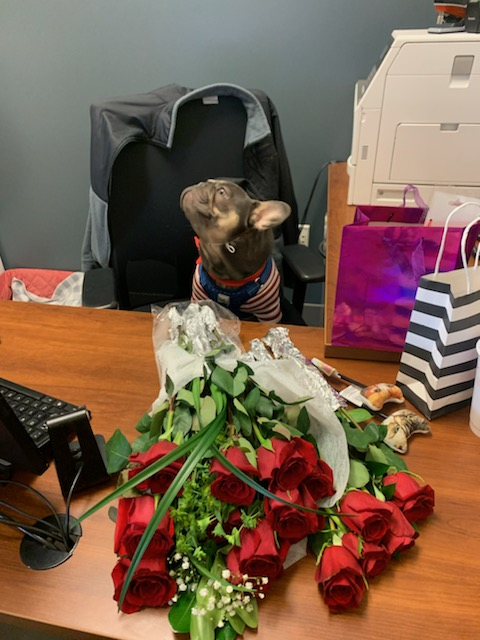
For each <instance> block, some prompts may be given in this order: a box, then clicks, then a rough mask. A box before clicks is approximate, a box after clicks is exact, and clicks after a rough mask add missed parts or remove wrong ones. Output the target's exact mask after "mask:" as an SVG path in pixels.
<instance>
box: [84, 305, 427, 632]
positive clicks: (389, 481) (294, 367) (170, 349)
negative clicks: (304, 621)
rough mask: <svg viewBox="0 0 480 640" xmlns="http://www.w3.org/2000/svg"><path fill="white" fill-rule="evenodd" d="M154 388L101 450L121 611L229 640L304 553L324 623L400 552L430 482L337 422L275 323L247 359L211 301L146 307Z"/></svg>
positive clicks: (328, 392)
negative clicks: (153, 613)
mask: <svg viewBox="0 0 480 640" xmlns="http://www.w3.org/2000/svg"><path fill="white" fill-rule="evenodd" d="M153 317H154V326H153V342H154V350H155V356H156V361H157V365H158V369H159V377H160V382H161V390H160V394H159V397H158V398H157V399H156V401H155V402H154V403H153V406H152V408H151V410H150V411H149V412H148V413H147V414H145V415H144V416H143V417H142V418H141V420H140V421H139V423H138V424H137V427H136V428H137V431H138V434H139V435H138V437H137V438H136V439H135V440H134V442H133V443H129V441H128V440H127V439H126V438H125V436H124V435H123V434H122V433H121V432H120V431H117V432H116V433H115V434H114V436H113V437H112V438H111V439H110V440H109V442H108V443H107V457H108V468H109V471H110V472H111V473H117V472H119V483H118V487H117V489H116V490H115V491H114V492H113V493H111V494H110V495H109V496H107V497H106V498H105V499H103V500H102V501H101V502H100V503H99V504H97V505H96V506H95V507H93V508H92V509H91V510H90V511H89V512H87V513H86V514H84V515H83V516H82V518H80V520H82V519H84V518H86V517H87V516H88V515H90V514H91V513H92V512H94V511H96V510H97V509H99V508H100V507H102V506H104V505H105V504H107V503H108V502H110V501H111V500H113V499H116V498H118V499H119V501H118V509H116V510H114V509H111V510H110V513H112V512H113V516H114V519H115V522H116V524H115V535H114V550H115V553H116V554H117V556H118V561H117V564H116V565H115V566H114V568H113V572H112V578H113V592H114V593H113V597H114V599H115V600H116V601H117V602H118V607H119V609H120V610H121V611H123V612H125V613H134V612H136V611H139V610H140V609H142V608H144V607H169V612H168V616H169V621H170V624H171V627H172V629H173V630H174V631H175V632H181V633H189V634H190V637H191V639H192V640H210V639H211V640H214V639H217V640H232V639H234V638H235V637H237V636H238V635H241V634H242V633H243V631H244V629H245V627H250V628H256V627H257V625H258V603H259V601H261V600H262V599H263V598H264V597H266V596H267V597H268V590H269V589H270V588H271V586H272V584H273V583H274V582H275V581H276V580H278V579H280V578H281V576H282V574H283V572H284V571H285V569H286V568H287V567H288V566H289V565H290V564H291V563H293V562H295V561H297V560H298V559H300V558H301V557H302V556H305V554H306V553H308V552H311V553H313V554H315V557H316V560H317V562H316V566H315V569H314V571H312V579H313V580H315V581H316V583H318V585H319V591H320V593H321V594H322V596H323V599H324V601H325V603H326V604H327V605H328V607H329V609H330V611H331V612H341V611H344V610H345V609H348V608H352V607H358V606H359V605H360V603H361V601H362V599H363V596H364V594H365V590H366V587H367V584H368V582H369V581H370V580H371V579H373V578H374V577H375V576H377V575H378V574H379V573H381V572H382V571H383V570H384V569H385V568H386V567H387V565H388V564H389V562H390V561H391V559H392V558H394V557H395V556H398V554H399V553H401V552H403V551H404V550H406V549H408V548H409V547H411V546H412V545H413V544H414V543H415V540H416V538H417V536H418V528H417V525H416V523H417V521H418V520H421V519H423V518H425V517H427V516H429V515H430V514H431V513H432V511H433V506H434V494H433V490H432V489H431V487H430V486H429V485H426V484H424V483H423V482H421V481H419V480H418V479H416V477H415V476H414V475H413V474H411V473H410V472H408V470H407V468H406V465H405V463H404V461H403V460H402V459H401V458H400V457H399V456H398V455H396V454H395V453H394V452H393V451H392V450H391V449H390V448H389V447H388V446H387V445H386V444H385V443H384V442H383V440H384V438H385V435H386V427H384V426H383V425H377V424H376V423H375V422H374V421H373V419H372V416H371V415H370V414H369V413H368V412H367V411H366V410H364V409H354V410H352V411H348V410H347V409H346V408H345V406H342V404H341V402H340V399H339V396H338V395H337V394H336V393H335V392H334V391H333V390H332V389H331V388H330V386H329V385H328V383H327V382H326V380H325V379H324V378H323V377H322V375H321V374H320V373H319V372H318V370H317V369H316V368H315V367H314V366H313V365H312V364H311V363H310V362H309V361H308V360H307V359H306V358H305V357H304V356H303V355H302V354H301V353H299V352H298V350H297V349H296V348H295V346H294V345H293V344H292V343H291V341H290V340H289V338H288V331H287V330H286V329H285V328H284V327H275V328H272V329H271V330H270V331H269V332H268V334H267V336H265V338H263V339H262V340H255V341H253V342H252V343H251V349H250V350H249V351H248V352H245V351H244V349H243V347H242V345H241V342H240V340H239V328H240V325H239V321H238V319H237V318H236V317H235V316H233V315H232V314H230V312H228V311H227V310H225V309H223V308H222V307H219V306H218V305H216V304H215V303H212V302H210V301H208V302H205V303H185V304H180V305H169V306H167V307H166V308H163V309H158V308H154V309H153Z"/></svg>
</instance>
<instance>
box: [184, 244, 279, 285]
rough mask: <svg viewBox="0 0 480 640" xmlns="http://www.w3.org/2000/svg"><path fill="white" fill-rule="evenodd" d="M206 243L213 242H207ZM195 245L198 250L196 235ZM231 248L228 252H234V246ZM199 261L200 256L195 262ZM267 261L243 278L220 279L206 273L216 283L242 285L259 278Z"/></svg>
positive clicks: (198, 262)
mask: <svg viewBox="0 0 480 640" xmlns="http://www.w3.org/2000/svg"><path fill="white" fill-rule="evenodd" d="M235 240H236V238H234V240H232V242H234V241H235ZM207 244H213V243H207ZM220 244H223V243H220ZM227 244H229V243H227ZM195 246H196V247H197V249H198V250H200V238H199V237H198V236H195ZM225 246H227V245H225ZM233 249H234V250H233V251H231V252H230V253H235V247H233ZM201 262H202V256H198V258H197V264H200V263H201ZM267 262H268V261H267ZM267 262H265V263H264V264H262V266H261V267H260V269H258V270H257V271H255V273H252V274H251V275H249V276H247V277H246V278H243V279H242V280H220V279H219V278H214V277H213V276H212V275H211V274H210V273H209V274H208V275H209V277H210V278H211V279H212V280H214V281H215V282H216V283H218V284H219V285H221V286H224V287H242V286H243V285H244V284H247V283H248V282H253V281H254V280H256V279H257V278H259V277H260V276H261V275H262V273H263V270H264V269H265V266H266V264H267Z"/></svg>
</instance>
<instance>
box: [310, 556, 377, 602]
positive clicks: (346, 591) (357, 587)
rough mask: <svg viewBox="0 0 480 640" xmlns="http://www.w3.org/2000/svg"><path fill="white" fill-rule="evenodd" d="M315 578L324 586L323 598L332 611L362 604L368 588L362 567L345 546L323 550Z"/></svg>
mask: <svg viewBox="0 0 480 640" xmlns="http://www.w3.org/2000/svg"><path fill="white" fill-rule="evenodd" d="M315 580H316V582H317V583H318V584H319V585H320V586H321V587H322V590H323V599H324V600H325V604H326V605H327V606H328V608H329V609H330V611H331V612H332V613H340V612H342V611H345V610H346V609H353V608H357V607H359V606H360V602H361V601H362V598H363V594H364V592H365V588H366V587H365V581H364V579H363V574H362V569H361V567H360V564H359V563H358V560H356V558H355V557H354V556H353V555H352V554H351V553H350V551H348V549H345V547H343V546H331V547H327V548H326V549H324V550H323V553H322V557H321V559H320V564H319V565H318V567H317V570H316V572H315Z"/></svg>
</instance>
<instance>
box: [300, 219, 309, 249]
mask: <svg viewBox="0 0 480 640" xmlns="http://www.w3.org/2000/svg"><path fill="white" fill-rule="evenodd" d="M298 230H299V232H300V233H299V234H298V244H303V245H305V246H306V247H308V246H309V243H310V225H309V224H299V225H298Z"/></svg>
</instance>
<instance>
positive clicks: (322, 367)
mask: <svg viewBox="0 0 480 640" xmlns="http://www.w3.org/2000/svg"><path fill="white" fill-rule="evenodd" d="M311 362H312V364H313V365H314V366H315V367H316V368H317V369H318V370H319V371H320V372H321V373H323V374H324V375H326V376H327V378H336V379H337V380H343V381H344V382H348V383H349V384H353V385H355V386H356V387H359V388H360V389H365V388H366V387H367V385H366V384H363V382H358V380H354V379H353V378H349V377H348V376H344V375H343V374H341V373H339V372H338V371H337V370H336V369H335V368H334V367H331V366H330V365H329V364H327V363H326V362H323V360H319V359H318V358H312V360H311ZM369 409H371V407H369ZM375 413H376V414H377V415H378V416H380V418H382V419H383V420H386V419H387V418H388V416H387V414H385V413H382V412H381V411H375Z"/></svg>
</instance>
